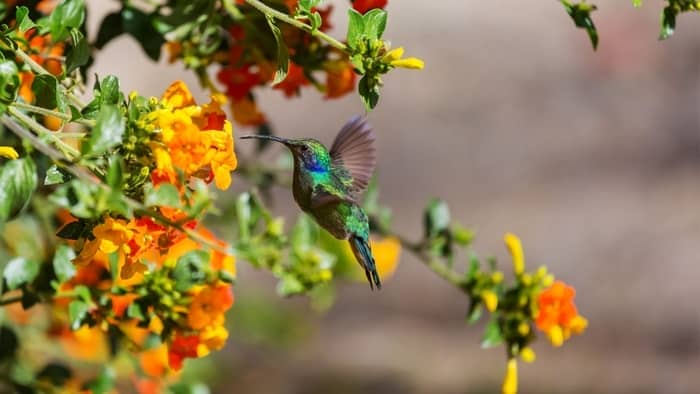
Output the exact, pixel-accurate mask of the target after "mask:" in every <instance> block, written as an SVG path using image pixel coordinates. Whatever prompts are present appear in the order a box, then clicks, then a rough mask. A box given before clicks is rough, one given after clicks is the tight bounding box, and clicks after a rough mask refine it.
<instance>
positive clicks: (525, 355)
mask: <svg viewBox="0 0 700 394" xmlns="http://www.w3.org/2000/svg"><path fill="white" fill-rule="evenodd" d="M520 358H521V359H522V360H523V361H525V362H526V363H531V362H534V361H535V359H536V358H537V355H536V354H535V351H534V350H532V348H530V347H524V348H523V350H521V351H520Z"/></svg>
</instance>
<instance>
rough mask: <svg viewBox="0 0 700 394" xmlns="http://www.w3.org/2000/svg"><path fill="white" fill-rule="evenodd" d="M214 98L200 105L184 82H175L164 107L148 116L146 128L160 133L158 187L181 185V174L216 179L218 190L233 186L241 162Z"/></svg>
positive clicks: (156, 152) (155, 148)
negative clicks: (161, 185)
mask: <svg viewBox="0 0 700 394" xmlns="http://www.w3.org/2000/svg"><path fill="white" fill-rule="evenodd" d="M225 102H226V100H225V98H224V97H223V96H221V95H214V96H213V98H212V101H211V103H209V104H207V105H204V106H198V105H196V104H195V102H194V99H193V98H192V93H190V91H189V89H188V88H187V86H186V85H185V84H184V83H183V82H175V83H174V84H173V85H171V86H170V87H169V88H168V90H167V91H166V92H165V95H164V96H163V100H162V108H160V109H158V110H155V111H153V112H152V113H150V114H148V115H146V116H145V118H144V121H145V122H146V124H147V125H148V126H147V127H149V128H152V130H153V131H154V132H155V133H156V134H157V138H156V139H154V141H153V142H152V143H151V149H152V151H153V155H154V157H155V162H156V168H155V170H154V171H153V172H152V179H153V182H154V183H155V184H159V183H161V182H168V183H172V184H177V183H178V171H179V172H181V173H182V175H183V176H184V178H185V179H189V178H191V177H199V178H203V179H205V180H207V181H211V180H213V181H214V183H215V184H216V186H217V187H218V188H219V189H222V190H224V189H228V187H229V186H230V185H231V171H233V170H234V169H235V168H236V166H237V164H238V162H237V160H236V155H235V153H234V151H233V138H232V126H231V123H230V122H229V121H228V120H226V114H225V113H224V111H223V110H222V108H221V105H222V104H224V103H225Z"/></svg>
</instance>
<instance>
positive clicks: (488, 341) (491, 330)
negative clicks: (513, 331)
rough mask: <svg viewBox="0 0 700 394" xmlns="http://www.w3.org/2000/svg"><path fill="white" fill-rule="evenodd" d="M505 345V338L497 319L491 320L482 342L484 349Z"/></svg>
mask: <svg viewBox="0 0 700 394" xmlns="http://www.w3.org/2000/svg"><path fill="white" fill-rule="evenodd" d="M501 343H503V336H502V335H501V328H500V327H499V325H498V320H497V319H496V318H494V319H491V321H489V323H488V324H487V325H486V328H485V329H484V338H483V340H482V341H481V347H482V348H489V347H494V346H498V345H500V344H501Z"/></svg>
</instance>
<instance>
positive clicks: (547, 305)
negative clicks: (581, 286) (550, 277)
mask: <svg viewBox="0 0 700 394" xmlns="http://www.w3.org/2000/svg"><path fill="white" fill-rule="evenodd" d="M575 295H576V291H575V290H574V288H573V287H571V286H568V285H567V284H566V283H564V282H561V281H556V282H554V284H553V285H552V286H551V287H549V288H547V289H545V290H543V291H542V292H541V293H540V294H539V296H538V297H537V315H536V316H535V324H536V325H537V328H539V329H540V330H542V331H544V332H545V333H546V334H547V337H548V338H549V341H550V342H551V343H552V345H553V346H555V347H559V346H561V345H563V344H564V341H566V340H567V339H569V338H570V337H571V335H572V334H581V333H582V332H583V331H584V330H585V329H586V327H587V326H588V320H586V319H585V318H584V317H583V316H581V315H579V314H578V309H577V308H576V305H575V304H574V297H575Z"/></svg>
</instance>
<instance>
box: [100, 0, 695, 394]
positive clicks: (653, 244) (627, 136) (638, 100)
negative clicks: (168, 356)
mask: <svg viewBox="0 0 700 394" xmlns="http://www.w3.org/2000/svg"><path fill="white" fill-rule="evenodd" d="M332 3H333V4H335V5H336V9H335V12H334V14H335V16H334V19H333V21H334V24H335V26H336V29H335V30H334V31H333V32H332V33H333V35H335V36H343V35H344V32H345V27H344V26H345V25H344V18H345V17H344V15H345V9H346V7H347V2H345V1H333V2H332ZM389 3H390V4H389V6H388V12H389V15H390V18H389V25H388V30H387V33H386V37H388V38H390V39H391V40H392V41H393V42H394V45H403V46H405V47H406V50H407V54H408V55H409V56H419V57H422V58H423V59H425V61H426V68H425V70H423V71H422V72H415V71H407V70H398V71H395V72H393V73H392V74H391V75H389V76H388V77H387V78H385V82H386V87H385V88H384V90H383V93H384V94H383V97H382V99H381V102H380V105H379V106H378V108H377V109H376V110H375V111H374V112H372V113H371V114H370V119H371V121H372V123H373V124H374V125H375V128H376V129H377V131H378V150H379V165H378V171H379V182H380V185H381V190H382V192H381V196H382V198H381V199H382V201H383V202H384V203H386V204H388V205H390V206H391V207H392V208H393V212H394V223H395V228H396V229H397V231H399V232H401V233H402V234H405V235H406V236H407V237H408V238H417V237H418V236H419V235H420V234H421V231H422V229H421V217H422V216H421V215H422V209H423V206H424V204H425V202H426V201H427V199H429V198H430V197H432V196H441V197H443V198H444V199H446V200H447V201H448V202H449V203H450V206H451V210H452V214H453V217H454V218H455V219H456V220H458V221H460V222H461V223H463V224H465V225H467V226H472V227H474V228H475V229H476V230H477V231H478V238H477V242H476V248H477V250H478V251H479V252H480V253H481V254H482V256H487V255H492V254H493V255H496V256H498V257H499V258H500V259H501V261H502V262H503V263H508V261H509V260H508V259H507V258H506V257H507V254H506V253H505V248H504V247H503V244H502V236H503V234H504V233H505V232H507V231H512V232H515V233H517V234H518V235H520V237H521V238H522V240H523V243H524V247H525V255H526V260H527V262H528V263H529V264H530V265H531V266H534V265H535V264H540V263H545V264H547V265H548V266H549V268H550V269H551V270H552V271H553V272H554V273H555V274H557V276H558V277H559V278H561V279H563V280H565V281H566V282H568V283H571V284H572V285H573V286H575V287H576V289H577V291H578V293H577V294H578V296H577V304H578V305H579V308H580V311H581V313H582V314H583V315H584V316H586V317H587V318H588V319H589V321H590V327H589V329H588V331H587V332H586V334H585V335H584V336H582V337H576V338H574V339H572V340H571V341H570V342H568V343H567V344H566V345H565V346H564V347H563V348H561V349H552V348H551V347H550V346H549V344H548V343H546V341H544V340H541V341H539V342H538V343H537V345H536V347H535V350H536V352H537V354H538V359H537V361H536V362H535V363H534V364H530V365H523V364H521V368H520V377H521V389H522V392H523V393H691V392H697V390H698V387H700V377H699V376H700V375H699V374H698V371H699V370H700V314H699V311H700V307H699V306H698V305H697V300H698V299H699V298H700V289H699V288H698V283H699V280H700V257H699V255H700V253H699V252H698V249H699V246H700V198H699V196H700V118H699V112H698V109H700V102H699V98H700V24H698V23H697V21H698V19H697V18H699V17H700V16H698V15H687V16H683V17H681V18H679V20H678V27H679V29H678V32H677V33H676V35H675V36H674V37H673V38H672V39H671V40H669V41H665V42H659V41H657V35H658V15H659V12H660V9H661V6H662V5H661V3H660V2H648V4H645V5H644V7H643V8H642V9H634V8H633V7H632V6H631V4H630V2H628V1H626V2H616V3H618V4H613V2H610V1H607V2H606V1H599V2H598V3H599V4H598V5H599V6H600V7H601V9H600V10H599V11H598V12H596V13H595V14H594V16H595V22H596V23H597V25H598V29H599V32H600V36H601V45H600V48H599V50H598V52H597V53H596V52H593V51H592V50H591V48H590V44H589V42H588V39H587V37H586V35H585V33H584V32H583V31H582V30H579V29H575V28H574V26H573V23H572V22H571V20H570V19H569V17H568V16H567V15H566V13H565V11H564V10H563V8H562V6H561V5H560V4H559V3H558V2H556V1H539V2H527V3H523V2H489V1H475V0H471V1H464V0H442V1H440V2H425V1H409V0H401V1H399V0H393V1H390V2H389ZM115 5H116V2H110V1H107V0H93V1H90V4H89V6H90V7H91V8H90V11H91V12H92V14H91V21H92V25H91V27H92V29H93V33H94V30H95V28H96V25H97V22H98V21H99V20H100V19H101V15H103V14H104V13H106V12H107V11H108V10H110V9H112V8H115ZM139 51H140V50H139V49H138V47H137V45H136V44H135V43H134V42H133V41H132V40H131V39H129V38H120V39H119V40H118V41H116V42H114V43H113V44H111V45H110V46H109V47H107V48H106V50H105V52H104V53H103V54H102V57H100V58H99V59H98V61H97V63H96V64H95V66H94V68H93V69H92V71H93V72H96V73H98V74H100V75H106V74H117V75H119V76H120V78H121V80H122V81H123V86H122V88H123V90H125V91H127V92H128V91H130V90H132V89H137V90H139V92H141V93H143V94H146V95H160V93H161V92H162V91H163V90H164V89H165V87H167V86H168V85H169V84H170V82H171V81H172V80H174V79H184V80H186V81H188V82H189V83H190V84H191V86H196V83H195V81H194V79H193V78H192V76H191V75H190V74H188V73H187V72H186V71H184V70H182V68H181V66H180V65H166V64H165V63H164V62H161V64H153V63H149V62H148V61H147V60H146V59H145V56H141V53H140V52H139ZM303 93H304V94H303V97H302V98H301V99H297V100H285V99H284V98H282V95H281V94H280V93H279V92H277V91H272V92H266V94H264V95H262V97H261V101H260V102H261V105H262V107H263V109H264V110H265V111H266V112H267V113H268V115H269V117H270V118H271V120H272V122H273V125H274V126H275V127H276V130H277V132H279V133H280V134H282V135H285V136H302V135H303V136H313V137H317V138H319V139H321V140H322V141H324V142H326V143H330V142H331V141H332V138H333V136H334V134H335V133H336V131H337V130H338V128H339V126H340V125H341V124H342V123H343V122H344V121H345V120H346V119H347V118H348V117H349V116H351V115H352V114H355V113H358V112H361V111H362V110H363V109H362V106H361V104H360V101H359V99H358V98H357V97H356V96H348V97H347V98H345V99H343V100H340V101H328V102H324V100H323V99H322V98H321V97H320V94H318V93H316V92H314V91H312V90H311V89H308V90H305V91H304V92H303ZM198 96H199V98H200V99H203V98H204V94H203V93H202V92H200V93H199V94H198ZM235 132H236V133H238V134H240V133H242V131H241V130H239V129H237V130H236V131H235ZM236 144H237V148H238V149H242V150H244V151H245V146H244V144H243V143H242V142H239V141H236ZM243 188H244V185H243V184H242V183H241V182H238V184H237V185H235V186H234V188H233V189H234V190H233V191H234V192H236V191H240V190H243ZM277 192H278V193H277V195H276V198H275V202H276V205H275V211H276V212H277V213H280V214H287V215H292V217H293V215H296V212H297V211H296V209H295V208H294V206H293V205H292V198H291V194H290V193H289V191H288V190H283V189H278V190H277ZM238 267H239V283H240V284H239V285H238V286H237V289H236V296H237V303H238V305H248V306H247V307H246V308H247V310H248V311H249V312H248V314H250V311H251V310H252V311H255V310H256V309H255V308H256V306H255V305H258V304H259V305H263V306H260V308H265V310H266V311H267V312H266V313H272V314H273V317H272V318H271V319H273V320H275V321H277V326H275V327H273V328H269V327H268V328H266V329H261V330H262V331H265V330H268V331H269V330H273V331H274V330H277V331H275V332H273V333H272V334H271V336H278V337H279V338H282V339H279V338H278V339H279V340H278V341H277V342H275V341H274V340H273V341H270V340H268V339H265V335H264V334H261V335H260V336H259V337H258V336H256V335H255V332H254V330H250V328H248V330H247V333H246V332H241V333H240V335H236V334H237V332H236V330H234V332H233V335H232V337H231V340H230V342H229V345H228V346H227V348H226V349H225V350H224V351H223V353H222V355H221V358H220V360H222V361H221V362H220V363H218V364H217V369H218V371H217V372H218V373H212V375H211V380H210V382H209V383H211V384H212V386H213V387H214V390H213V391H214V392H217V393H234V392H235V393H492V392H496V391H497V390H498V389H499V388H500V382H501V379H502V375H503V372H504V366H505V364H504V354H503V352H502V350H501V349H500V348H497V349H491V350H482V349H481V348H480V345H479V343H480V335H481V332H482V328H483V326H482V325H479V326H477V327H468V326H467V325H466V324H465V322H464V314H465V311H466V308H467V300H466V299H465V297H463V295H462V294H461V293H460V292H459V291H457V290H456V289H453V288H451V287H450V286H448V285H447V284H446V283H444V282H442V281H441V280H440V279H438V278H437V277H436V276H435V275H434V274H433V273H432V272H430V271H429V270H427V269H426V268H425V267H423V266H422V265H421V264H420V263H419V262H418V261H416V260H414V259H413V258H412V257H411V256H409V255H408V254H405V253H404V255H403V256H402V261H401V266H400V267H399V270H398V272H397V274H396V275H395V276H394V277H393V278H392V279H391V280H389V281H388V282H387V283H386V285H385V287H384V288H383V289H382V291H381V292H379V293H377V292H374V293H372V292H370V291H369V289H368V288H367V286H366V285H365V284H363V283H347V284H342V285H340V286H339V291H338V294H337V303H336V305H335V306H334V307H333V308H332V309H331V310H330V311H329V312H328V313H326V314H318V313H315V312H313V311H312V309H311V308H310V307H309V305H308V302H307V301H306V300H304V299H293V300H280V299H277V298H276V297H275V295H274V281H273V280H272V279H271V278H270V277H269V275H268V274H266V273H264V272H256V271H254V270H252V269H250V267H249V266H247V265H246V263H244V262H239V264H238ZM505 267H506V268H507V267H508V266H507V265H506V266H505ZM250 300H253V301H250ZM256 303H258V304H256ZM238 305H237V306H236V307H234V309H233V314H232V317H231V318H232V320H233V322H234V323H233V324H234V326H236V319H237V308H238ZM261 310H262V309H261ZM305 315H306V316H308V317H304V316H305ZM243 331H246V330H243ZM285 338H288V339H289V340H287V339H285Z"/></svg>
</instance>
